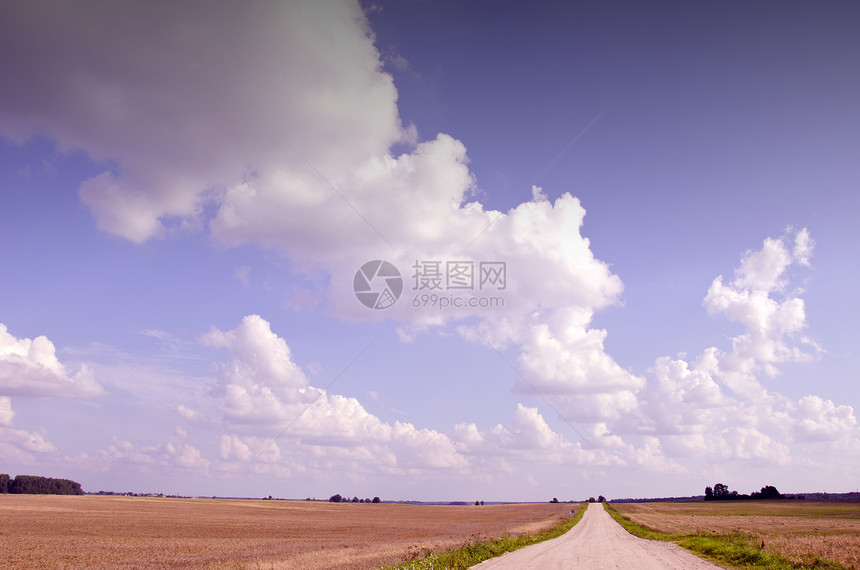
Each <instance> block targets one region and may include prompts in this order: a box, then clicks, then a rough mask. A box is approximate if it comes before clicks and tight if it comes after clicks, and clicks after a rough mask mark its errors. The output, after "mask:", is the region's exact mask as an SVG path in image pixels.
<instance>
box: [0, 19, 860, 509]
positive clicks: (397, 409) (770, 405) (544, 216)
mask: <svg viewBox="0 0 860 570" xmlns="http://www.w3.org/2000/svg"><path fill="white" fill-rule="evenodd" d="M2 11H3V17H2V18H0V22H2V23H0V54H2V55H0V73H2V75H3V77H7V78H12V80H10V81H6V82H4V84H5V86H4V93H3V95H2V97H0V191H2V200H3V208H2V209H0V260H2V267H3V270H2V272H0V323H2V325H3V328H2V329H0V452H2V453H0V456H2V458H3V467H2V471H4V472H10V473H12V474H17V473H32V474H45V475H55V476H64V477H69V478H73V479H75V480H78V481H80V482H81V483H82V484H83V487H84V488H85V489H86V490H99V489H112V490H134V491H142V492H145V491H155V492H168V493H187V494H200V495H213V494H218V495H268V494H272V495H275V496H283V497H306V496H316V497H328V496H329V495H331V494H334V493H336V492H339V493H342V494H348V495H359V496H374V495H379V496H385V497H386V498H392V499H396V498H406V499H428V500H437V499H450V500H465V499H469V500H471V499H472V497H475V498H477V497H480V498H482V499H484V500H548V499H549V498H551V497H553V496H557V497H559V498H562V497H565V498H582V497H588V496H590V495H597V494H603V495H605V496H607V497H621V496H664V495H686V494H695V493H701V492H702V490H703V488H704V486H705V485H713V484H714V483H716V482H718V480H719V482H723V483H726V484H728V485H729V486H730V487H731V488H733V489H734V488H737V489H738V490H739V491H742V492H749V491H752V490H756V489H758V488H759V487H761V486H763V485H765V484H773V485H776V486H777V487H778V488H779V489H780V490H783V491H811V490H830V491H849V490H856V489H855V488H856V481H857V480H858V474H860V464H858V462H857V459H856V458H857V457H858V456H860V453H858V452H860V431H859V430H858V426H857V420H856V414H855V409H856V408H857V406H858V402H860V389H858V387H857V382H856V378H857V375H856V370H857V369H858V357H857V355H856V346H857V345H858V342H860V338H858V332H857V328H856V322H857V320H858V317H860V314H858V313H860V308H858V303H857V298H856V286H855V285H856V283H857V278H858V276H860V275H858V273H860V271H858V265H860V264H858V256H857V254H856V244H857V243H860V230H858V229H857V227H856V222H855V221H854V218H856V214H857V212H858V210H860V203H858V201H860V200H859V199H858V197H860V192H858V181H860V166H858V165H860V162H858V160H857V157H858V153H860V111H858V108H857V105H856V101H857V100H860V74H858V72H857V69H860V67H858V63H860V62H858V58H860V49H858V48H860V46H858V40H857V39H856V33H855V31H856V29H857V27H858V24H860V21H858V20H860V9H857V8H855V7H854V6H850V5H848V4H846V3H836V2H787V3H786V2H778V3H777V2H759V3H756V4H754V5H750V4H747V3H739V2H719V3H711V4H708V5H702V4H696V5H691V4H687V3H668V2H654V3H639V2H636V3H620V2H610V3H583V2H574V3H570V4H569V5H568V6H567V7H565V8H560V7H558V6H557V5H556V3H538V4H537V5H529V6H525V5H518V4H512V3H511V4H508V3H502V4H499V3H495V2H492V3H491V2H468V3H461V2H390V3H389V2H378V3H363V4H358V3H354V2H342V3H341V2H338V3H334V2H333V3H327V4H324V5H322V6H320V5H318V4H312V3H289V4H284V5H279V6H274V5H266V4H253V3H252V4H243V5H241V6H238V5H232V4H229V3H225V4H214V5H213V4H211V3H206V4H203V3H181V4H167V3H155V4H151V5H146V6H144V5H135V4H133V3H129V4H126V3H115V2H111V3H104V4H103V3H99V2H92V3H87V4H86V5H82V6H75V7H74V8H72V7H69V6H63V5H54V4H51V5H49V6H46V7H38V6H34V5H32V4H28V5H20V6H4V7H3V8H2ZM36 46H38V47H36ZM374 259H384V260H387V261H390V262H391V263H392V264H394V265H395V266H396V267H397V268H398V269H399V271H400V273H401V274H402V278H403V285H404V290H403V293H402V295H401V297H400V298H399V299H398V300H397V303H396V304H395V305H394V306H392V307H389V308H385V309H376V310H374V309H368V308H366V307H364V306H363V305H362V304H361V303H359V301H358V300H357V298H356V296H355V294H354V291H353V285H354V276H355V272H356V271H357V270H358V268H359V267H360V266H362V264H364V263H365V262H367V261H369V260H374ZM434 261H435V262H441V265H440V267H446V263H447V262H451V263H452V264H457V263H463V262H466V263H472V264H473V265H472V266H471V267H472V268H473V269H472V270H473V271H475V272H479V270H480V269H479V268H480V266H481V263H496V264H498V263H504V264H505V268H506V286H505V287H504V288H501V287H499V284H498V283H496V284H492V283H487V287H486V289H481V288H479V287H477V286H475V287H472V288H469V289H453V288H449V287H447V286H445V284H444V283H443V284H442V286H441V289H440V290H436V291H430V290H417V289H415V287H414V283H413V277H414V273H415V270H414V269H413V265H415V263H416V262H419V264H420V265H422V267H424V266H425V265H424V264H427V263H430V262H434ZM475 275H477V273H476V274H475ZM372 284H373V286H374V287H375V288H376V287H379V288H383V287H384V286H385V282H384V281H383V280H381V279H377V280H375V281H373V282H372ZM434 293H435V294H437V295H442V296H443V297H444V298H445V299H447V300H453V299H454V298H455V297H456V298H457V299H460V300H468V299H473V300H474V301H475V302H476V303H480V302H487V303H489V302H490V298H491V297H492V298H494V299H495V301H494V302H496V303H497V304H496V305H494V307H493V308H480V307H475V308H459V309H455V308H451V307H445V308H440V307H439V306H438V304H437V306H435V307H433V306H427V304H426V303H425V306H423V307H416V306H415V305H416V304H417V305H420V304H421V301H422V297H421V295H423V294H427V295H430V294H434ZM429 299H430V298H429V297H427V298H426V300H428V301H429ZM498 303H502V304H503V306H499V305H498Z"/></svg>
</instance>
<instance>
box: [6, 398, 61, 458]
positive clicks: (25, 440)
mask: <svg viewBox="0 0 860 570" xmlns="http://www.w3.org/2000/svg"><path fill="white" fill-rule="evenodd" d="M14 418H15V412H14V411H13V410H12V401H11V399H10V398H8V397H6V396H0V453H2V457H3V458H4V460H5V461H7V462H12V463H27V464H29V463H32V462H33V459H34V455H33V454H34V453H41V454H44V453H50V452H53V451H56V447H55V446H54V444H52V443H51V442H49V441H47V440H46V439H45V434H44V433H38V432H36V433H33V432H28V431H25V430H20V429H15V428H13V427H12V420H13V419H14Z"/></svg>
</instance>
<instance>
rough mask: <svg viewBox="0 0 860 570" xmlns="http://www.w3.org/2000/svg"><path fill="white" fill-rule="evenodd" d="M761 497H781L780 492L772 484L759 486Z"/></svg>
mask: <svg viewBox="0 0 860 570" xmlns="http://www.w3.org/2000/svg"><path fill="white" fill-rule="evenodd" d="M761 498H762V499H781V498H782V494H781V493H780V492H779V491H777V490H776V487H774V486H773V485H765V486H764V487H762V488H761Z"/></svg>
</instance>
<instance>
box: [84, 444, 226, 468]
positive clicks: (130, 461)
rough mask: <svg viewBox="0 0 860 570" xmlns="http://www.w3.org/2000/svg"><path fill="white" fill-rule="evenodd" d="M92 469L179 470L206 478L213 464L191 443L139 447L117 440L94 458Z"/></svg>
mask: <svg viewBox="0 0 860 570" xmlns="http://www.w3.org/2000/svg"><path fill="white" fill-rule="evenodd" d="M91 463H92V464H93V467H98V466H101V468H102V469H107V468H109V467H110V466H111V465H114V464H125V465H130V466H133V467H134V468H135V469H137V470H140V471H143V472H147V473H152V472H157V471H159V470H162V469H164V468H166V467H167V468H179V469H182V470H189V471H194V472H197V473H203V474H206V473H208V472H209V466H210V464H211V463H210V461H209V460H208V459H206V458H204V457H203V455H202V453H201V452H200V450H199V449H198V448H196V447H194V446H193V445H191V444H188V443H174V442H167V443H164V444H156V445H153V444H148V445H142V446H138V445H135V444H134V443H132V442H130V441H126V440H123V439H120V438H117V437H114V439H113V443H111V444H110V445H109V446H108V447H107V448H106V449H104V450H101V451H100V452H99V453H98V454H97V455H96V456H94V457H93V458H92V461H91Z"/></svg>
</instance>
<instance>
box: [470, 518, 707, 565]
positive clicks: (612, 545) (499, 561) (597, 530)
mask: <svg viewBox="0 0 860 570" xmlns="http://www.w3.org/2000/svg"><path fill="white" fill-rule="evenodd" d="M473 568H479V569H480V570H488V569H491V570H508V569H510V570H522V569H526V568H535V569H537V568H540V569H541V570H543V569H547V568H577V569H579V568H587V569H588V570H595V569H603V568H621V569H625V570H626V569H635V570H652V569H653V570H658V569H660V570H663V569H669V570H706V569H707V570H710V569H715V568H721V567H720V566H717V565H716V564H712V563H710V562H707V561H705V560H702V559H701V558H699V557H698V556H696V555H694V554H691V553H689V552H687V551H686V550H684V549H683V548H681V547H680V546H676V545H674V544H671V543H668V542H658V541H655V540H645V539H642V538H638V537H635V536H633V535H632V534H630V533H629V532H627V531H626V530H624V528H623V527H622V526H621V525H620V524H618V523H617V522H615V520H614V519H613V518H612V517H611V516H609V513H607V512H606V510H605V509H604V508H603V504H601V503H592V504H590V505H589V506H588V510H587V511H586V512H585V515H583V517H582V520H581V521H579V523H578V524H577V525H576V526H575V527H573V529H571V530H570V531H569V532H567V533H566V534H564V535H562V536H560V537H558V538H555V539H553V540H548V541H546V542H541V543H540V544H534V545H532V546H527V547H525V548H522V549H520V550H515V551H514V552H509V553H507V554H505V555H503V556H500V557H498V558H493V559H491V560H487V561H486V562H482V563H481V564H478V565H476V566H473Z"/></svg>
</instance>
